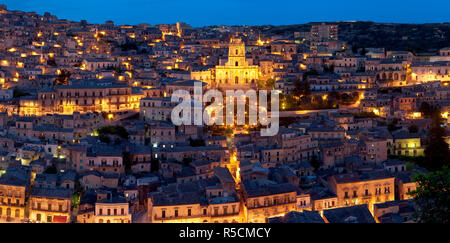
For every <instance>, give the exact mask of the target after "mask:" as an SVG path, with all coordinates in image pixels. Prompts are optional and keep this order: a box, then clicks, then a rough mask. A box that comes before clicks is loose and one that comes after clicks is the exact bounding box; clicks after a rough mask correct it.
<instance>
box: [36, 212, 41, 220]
mask: <svg viewBox="0 0 450 243" xmlns="http://www.w3.org/2000/svg"><path fill="white" fill-rule="evenodd" d="M36 221H41V214H40V213H38V214H36Z"/></svg>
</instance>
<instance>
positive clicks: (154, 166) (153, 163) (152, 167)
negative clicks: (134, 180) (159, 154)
mask: <svg viewBox="0 0 450 243" xmlns="http://www.w3.org/2000/svg"><path fill="white" fill-rule="evenodd" d="M158 170H159V159H152V161H151V162H150V171H151V172H155V171H158Z"/></svg>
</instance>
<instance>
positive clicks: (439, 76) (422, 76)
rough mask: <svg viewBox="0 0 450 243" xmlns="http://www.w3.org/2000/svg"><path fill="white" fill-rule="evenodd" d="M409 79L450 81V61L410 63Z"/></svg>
mask: <svg viewBox="0 0 450 243" xmlns="http://www.w3.org/2000/svg"><path fill="white" fill-rule="evenodd" d="M411 72H412V74H411V79H412V80H414V81H417V82H429V81H436V80H440V81H450V61H441V62H432V63H417V64H413V65H411Z"/></svg>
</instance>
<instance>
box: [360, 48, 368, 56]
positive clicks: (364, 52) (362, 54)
mask: <svg viewBox="0 0 450 243" xmlns="http://www.w3.org/2000/svg"><path fill="white" fill-rule="evenodd" d="M366 53H367V51H366V48H365V47H363V48H362V50H361V56H365V55H366Z"/></svg>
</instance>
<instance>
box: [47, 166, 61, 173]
mask: <svg viewBox="0 0 450 243" xmlns="http://www.w3.org/2000/svg"><path fill="white" fill-rule="evenodd" d="M57 172H58V169H56V166H55V165H51V166H49V167H47V169H46V170H45V172H44V173H46V174H56V173H57Z"/></svg>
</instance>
